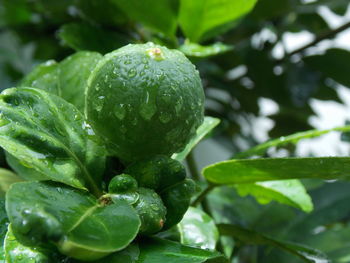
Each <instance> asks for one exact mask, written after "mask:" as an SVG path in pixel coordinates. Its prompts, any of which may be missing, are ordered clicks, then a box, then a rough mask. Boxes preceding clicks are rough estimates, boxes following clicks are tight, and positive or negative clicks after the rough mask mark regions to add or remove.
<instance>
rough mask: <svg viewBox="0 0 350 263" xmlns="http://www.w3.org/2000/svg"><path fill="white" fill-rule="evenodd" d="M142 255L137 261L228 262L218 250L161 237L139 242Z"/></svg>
mask: <svg viewBox="0 0 350 263" xmlns="http://www.w3.org/2000/svg"><path fill="white" fill-rule="evenodd" d="M139 246H140V257H139V260H138V261H137V263H164V262H167V263H226V262H227V259H225V257H224V256H222V255H221V254H220V253H218V252H211V251H208V250H202V249H198V248H191V247H187V246H183V245H181V244H180V243H176V242H173V241H168V240H164V239H159V238H147V239H143V240H141V241H140V242H139Z"/></svg>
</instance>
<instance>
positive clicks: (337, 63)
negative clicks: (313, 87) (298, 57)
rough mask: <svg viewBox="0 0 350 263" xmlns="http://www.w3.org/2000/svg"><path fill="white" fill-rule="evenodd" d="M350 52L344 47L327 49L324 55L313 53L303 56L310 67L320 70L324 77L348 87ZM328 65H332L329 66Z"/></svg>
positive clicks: (349, 85) (349, 80)
mask: <svg viewBox="0 0 350 263" xmlns="http://www.w3.org/2000/svg"><path fill="white" fill-rule="evenodd" d="M349 60H350V52H349V51H347V50H344V49H336V48H333V49H328V50H327V51H326V53H325V54H324V55H314V56H308V57H305V58H304V61H305V63H306V64H307V65H309V66H310V67H311V68H313V69H315V70H318V71H320V72H322V73H323V74H324V75H325V76H326V77H329V78H332V79H333V80H335V81H336V82H338V83H340V84H342V85H344V86H347V87H350V79H349V76H348V74H349V70H348V67H349ZM329 65H332V66H331V67H330V66H329Z"/></svg>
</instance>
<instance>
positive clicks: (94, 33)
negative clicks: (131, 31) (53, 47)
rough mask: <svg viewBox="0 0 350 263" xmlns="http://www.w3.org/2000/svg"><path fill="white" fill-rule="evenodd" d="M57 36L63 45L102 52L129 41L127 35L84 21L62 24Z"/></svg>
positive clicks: (77, 49)
mask: <svg viewBox="0 0 350 263" xmlns="http://www.w3.org/2000/svg"><path fill="white" fill-rule="evenodd" d="M58 37H59V38H60V39H61V40H62V41H63V43H64V44H65V45H67V46H69V47H70V48H72V49H74V50H76V51H80V50H90V51H97V52H101V53H103V54H104V53H107V52H111V51H113V50H115V49H117V48H120V47H122V46H124V45H126V44H127V43H128V42H129V39H128V37H126V36H124V35H121V34H119V33H117V32H114V31H109V30H106V29H103V28H100V27H97V26H93V25H90V24H84V23H71V24H65V25H63V26H62V27H61V28H60V30H59V32H58Z"/></svg>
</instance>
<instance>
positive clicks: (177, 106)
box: [175, 97, 183, 116]
mask: <svg viewBox="0 0 350 263" xmlns="http://www.w3.org/2000/svg"><path fill="white" fill-rule="evenodd" d="M182 105H183V99H182V97H179V99H178V100H177V101H176V103H175V112H176V115H177V116H179V115H180V111H181V109H182Z"/></svg>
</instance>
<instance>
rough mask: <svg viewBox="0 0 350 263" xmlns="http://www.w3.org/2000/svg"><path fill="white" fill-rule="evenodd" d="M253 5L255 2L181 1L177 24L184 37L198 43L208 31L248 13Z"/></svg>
mask: <svg viewBox="0 0 350 263" xmlns="http://www.w3.org/2000/svg"><path fill="white" fill-rule="evenodd" d="M255 3H256V0H235V1H231V0H224V1H223V0H221V1H219V0H206V1H202V0H192V1H188V0H181V1H180V11H179V23H180V25H181V28H182V30H183V31H184V33H185V35H186V36H187V37H188V38H189V39H190V40H192V41H194V42H198V41H199V40H200V39H201V38H202V37H203V35H205V34H206V33H208V32H209V31H210V30H213V29H215V28H217V27H219V26H224V25H227V24H228V23H232V22H233V21H234V20H236V19H238V18H239V17H241V16H243V15H245V14H246V13H248V12H249V11H250V10H251V9H252V8H253V6H254V5H255Z"/></svg>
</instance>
